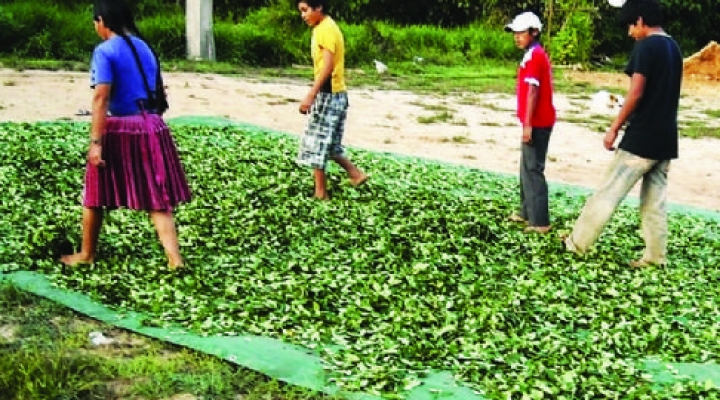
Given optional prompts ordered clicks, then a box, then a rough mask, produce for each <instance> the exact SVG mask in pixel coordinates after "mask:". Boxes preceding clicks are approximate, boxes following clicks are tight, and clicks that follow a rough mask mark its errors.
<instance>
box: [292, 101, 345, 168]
mask: <svg viewBox="0 0 720 400" xmlns="http://www.w3.org/2000/svg"><path fill="white" fill-rule="evenodd" d="M348 105H349V104H348V97H347V92H339V93H318V95H317V97H316V98H315V102H314V103H313V105H312V108H311V109H310V117H309V121H308V126H307V129H306V130H305V134H304V135H303V137H302V138H300V150H299V151H298V157H297V163H298V164H300V165H304V166H307V167H312V168H316V169H325V165H326V164H327V160H328V158H330V156H343V155H344V154H345V149H343V146H342V138H343V133H344V131H345V119H346V118H347V109H348Z"/></svg>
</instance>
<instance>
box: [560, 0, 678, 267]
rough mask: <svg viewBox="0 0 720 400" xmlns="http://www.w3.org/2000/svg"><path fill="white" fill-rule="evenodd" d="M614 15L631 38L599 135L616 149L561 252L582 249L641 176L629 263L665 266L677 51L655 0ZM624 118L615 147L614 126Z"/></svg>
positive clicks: (636, 2)
mask: <svg viewBox="0 0 720 400" xmlns="http://www.w3.org/2000/svg"><path fill="white" fill-rule="evenodd" d="M619 17H620V22H621V23H622V24H623V26H627V27H628V35H629V36H631V37H633V38H634V39H635V40H636V43H635V48H634V49H633V52H632V54H631V56H630V60H629V62H628V64H627V66H626V68H625V73H626V74H627V75H628V76H629V77H630V88H629V90H628V93H627V95H626V97H625V102H624V104H623V107H622V108H621V109H620V112H619V113H618V115H617V117H616V118H615V120H614V121H613V123H612V124H611V125H610V128H609V129H608V131H607V134H606V135H605V138H604V140H603V145H604V146H605V148H606V149H607V150H610V151H615V152H616V153H615V157H614V159H613V162H612V164H611V165H610V168H609V169H608V171H607V174H606V175H605V178H604V180H603V182H602V183H601V184H600V187H599V188H598V189H597V191H596V192H595V193H594V194H593V195H592V196H591V197H590V198H589V199H588V200H587V203H586V204H585V207H584V208H583V211H582V213H581V214H580V217H579V218H578V220H577V221H576V223H575V226H574V228H573V231H572V233H571V234H570V235H568V236H567V237H565V238H564V242H565V247H566V249H567V250H568V251H572V252H575V253H577V254H584V253H586V252H587V251H588V250H589V249H590V247H592V245H593V244H594V243H595V242H596V241H597V239H598V237H599V236H600V233H601V232H602V230H603V228H604V227H605V225H606V224H607V222H608V221H609V220H610V218H611V217H612V214H613V213H614V212H615V210H616V209H617V207H618V205H619V204H620V202H621V201H622V200H623V199H624V198H625V196H626V195H627V193H628V192H629V191H630V189H632V188H633V186H635V184H636V183H637V182H638V181H639V180H641V179H642V188H641V192H640V203H641V204H640V218H641V221H642V222H641V225H642V236H643V239H644V241H645V250H644V253H643V255H642V257H641V258H640V259H639V260H636V261H632V262H630V265H631V266H633V267H645V266H650V265H666V264H667V254H666V253H667V236H668V228H667V211H666V198H667V174H668V169H669V167H670V161H671V160H673V159H675V158H677V157H678V122H677V114H678V104H679V101H680V85H681V82H682V70H683V60H682V53H681V52H680V48H679V46H678V44H677V43H676V42H675V40H674V39H673V38H671V37H670V36H669V35H668V34H667V33H665V31H664V30H663V28H662V18H663V17H662V10H661V8H660V3H659V1H658V0H628V1H627V2H626V3H625V4H624V5H623V7H622V8H621V10H620V16H619ZM626 123H627V126H626V128H625V134H624V135H623V137H622V139H621V140H620V144H619V145H618V149H617V150H616V149H615V143H616V141H617V139H618V135H619V131H620V129H621V128H622V127H623V125H625V124H626Z"/></svg>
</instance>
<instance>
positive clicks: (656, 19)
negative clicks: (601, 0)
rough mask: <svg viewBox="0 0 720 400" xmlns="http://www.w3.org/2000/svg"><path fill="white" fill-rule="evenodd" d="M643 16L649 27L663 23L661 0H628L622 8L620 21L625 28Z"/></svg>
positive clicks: (619, 16)
mask: <svg viewBox="0 0 720 400" xmlns="http://www.w3.org/2000/svg"><path fill="white" fill-rule="evenodd" d="M640 17H642V19H643V23H645V25H647V26H649V27H657V26H661V25H662V24H663V12H662V8H661V6H660V1H659V0H627V1H626V2H625V4H624V5H623V6H622V8H621V9H620V15H618V22H619V23H620V25H621V26H622V27H623V28H627V26H628V25H635V23H636V22H637V20H638V18H640Z"/></svg>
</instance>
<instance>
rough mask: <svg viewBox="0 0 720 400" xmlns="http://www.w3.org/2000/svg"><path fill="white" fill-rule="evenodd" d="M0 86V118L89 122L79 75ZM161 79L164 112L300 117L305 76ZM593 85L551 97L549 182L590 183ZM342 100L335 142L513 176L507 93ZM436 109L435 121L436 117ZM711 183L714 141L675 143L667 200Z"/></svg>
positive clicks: (707, 203) (32, 75) (719, 170)
mask: <svg viewBox="0 0 720 400" xmlns="http://www.w3.org/2000/svg"><path fill="white" fill-rule="evenodd" d="M568 74H569V76H570V77H571V78H572V79H573V80H577V81H585V82H589V83H592V84H594V85H598V86H603V87H606V88H607V90H608V91H611V92H613V93H618V94H623V93H624V90H625V88H626V85H627V78H626V77H624V76H623V75H620V74H612V73H583V72H568ZM0 82H1V83H2V87H0V121H48V120H84V121H87V120H89V117H88V116H82V115H76V114H77V113H78V111H79V110H88V109H89V108H90V101H91V94H92V92H91V90H90V88H89V83H88V82H89V78H88V74H84V73H75V72H49V71H22V72H18V71H15V70H10V69H0ZM165 82H166V85H168V95H169V101H170V107H171V108H170V111H169V112H168V113H167V115H166V116H167V117H168V118H172V117H177V116H182V115H207V116H220V117H226V118H230V119H232V120H236V121H243V122H247V123H252V124H256V125H259V126H264V127H269V128H273V129H277V130H281V131H285V132H289V133H293V134H299V133H301V132H302V130H303V128H304V125H305V122H306V117H305V116H303V115H301V114H299V113H298V111H297V110H298V105H299V101H300V99H301V98H302V96H304V95H305V93H306V91H307V89H308V87H309V82H300V81H290V80H268V79H263V80H259V79H246V78H241V77H231V76H222V75H208V74H195V73H166V76H165ZM594 90H595V89H587V93H573V94H570V95H562V94H557V95H556V100H555V103H556V107H557V109H558V118H559V121H558V123H557V125H556V127H555V130H554V132H553V136H552V139H551V142H550V149H549V154H548V164H547V170H546V175H547V178H548V180H549V181H553V182H563V183H571V184H576V185H580V186H584V187H588V188H594V187H595V186H596V185H597V184H598V183H599V182H600V180H601V178H602V176H603V174H604V172H605V169H606V168H607V166H608V165H609V163H610V160H611V158H612V153H611V152H608V151H606V150H605V149H604V148H603V146H602V138H603V132H600V131H599V130H598V129H597V128H595V129H592V128H591V127H588V126H587V121H593V120H597V121H596V122H594V124H595V125H598V124H600V125H601V126H602V125H603V124H604V125H609V121H610V118H611V117H612V116H613V115H614V113H616V112H617V111H616V109H610V108H608V107H603V106H600V107H598V106H597V105H593V104H591V100H590V98H591V96H592V95H593V93H594ZM718 90H720V83H718V82H717V81H712V80H703V79H699V80H687V79H686V81H685V82H684V87H683V91H684V93H683V98H682V99H681V109H682V110H683V111H682V113H681V117H680V118H681V120H682V119H683V118H690V117H691V116H692V118H705V119H707V122H708V124H710V125H712V126H717V121H713V120H711V117H709V116H707V114H703V113H702V111H703V110H708V109H711V110H712V109H715V110H717V109H718V108H720V106H717V103H716V101H717V93H718ZM349 96H350V104H351V106H350V111H349V117H348V121H347V126H346V136H345V144H346V145H348V146H350V147H359V148H365V149H373V150H379V151H388V152H395V153H401V154H407V155H415V156H421V157H426V158H430V159H437V160H442V161H446V162H452V163H457V164H463V165H468V166H472V167H477V168H481V169H485V170H490V171H498V172H505V173H512V174H515V173H517V170H518V162H519V157H520V152H519V148H520V146H519V143H520V128H519V127H518V126H517V123H516V120H515V118H514V116H513V109H514V106H515V101H514V99H513V97H512V96H510V95H506V94H492V93H468V94H462V95H448V96H439V95H438V96H431V95H419V94H414V93H410V92H402V91H386V90H371V89H353V88H352V87H351V88H350V90H349ZM443 113H444V114H445V118H438V115H439V114H443ZM448 116H449V117H448ZM423 118H425V119H427V120H425V121H422V120H423ZM583 121H584V122H585V123H583ZM606 121H607V122H606ZM368 172H369V173H370V174H372V171H368ZM719 187H720V140H717V139H684V138H683V139H681V141H680V158H679V159H678V160H676V161H675V162H673V164H672V167H671V172H670V177H669V188H668V196H669V200H670V202H672V203H679V204H686V205H692V206H697V207H702V208H706V209H712V210H720V196H718V194H717V192H715V190H717V188H719ZM634 193H635V194H636V193H637V188H636V190H635V192H634Z"/></svg>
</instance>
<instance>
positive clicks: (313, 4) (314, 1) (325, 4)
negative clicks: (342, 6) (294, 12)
mask: <svg viewBox="0 0 720 400" xmlns="http://www.w3.org/2000/svg"><path fill="white" fill-rule="evenodd" d="M300 3H305V4H307V5H308V6H310V8H318V7H322V10H323V14H325V15H327V14H330V2H329V1H328V0H297V4H300Z"/></svg>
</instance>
